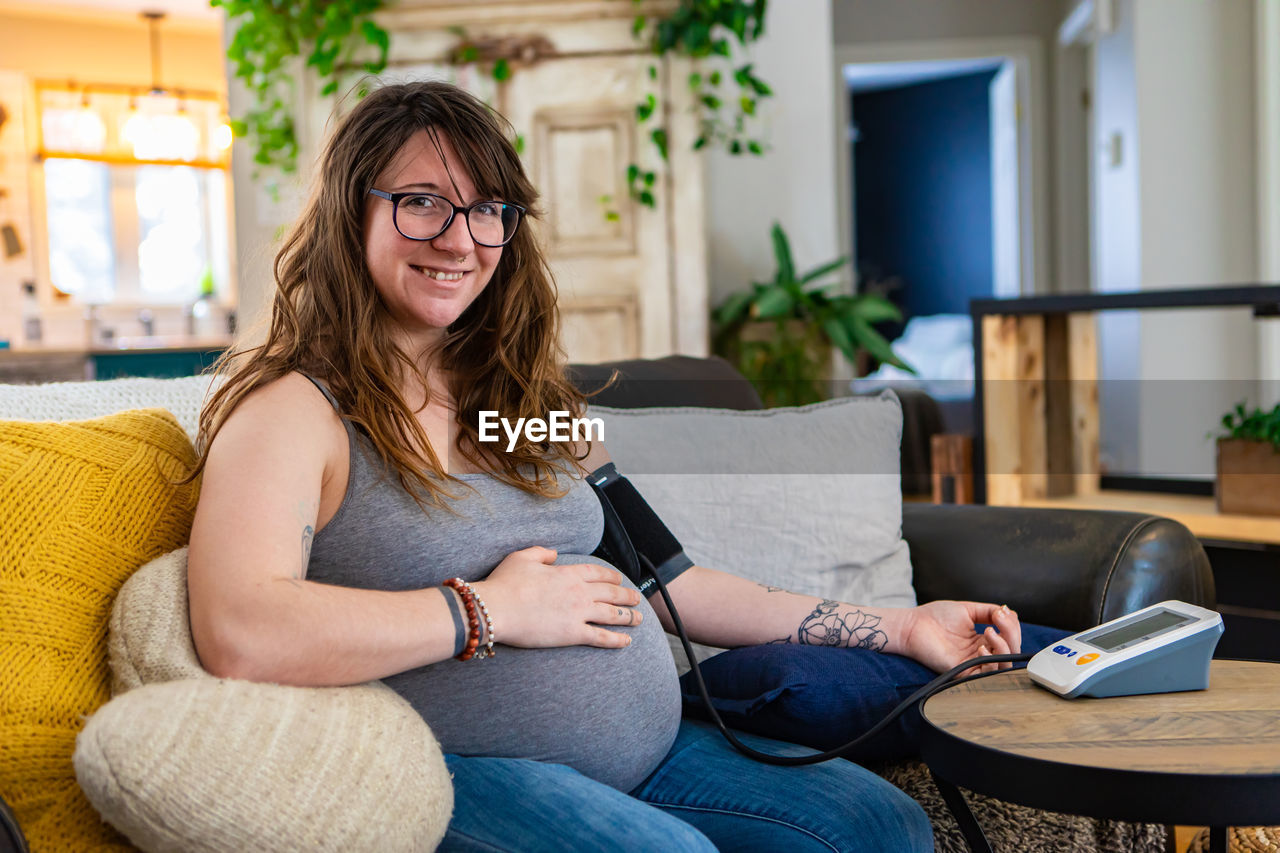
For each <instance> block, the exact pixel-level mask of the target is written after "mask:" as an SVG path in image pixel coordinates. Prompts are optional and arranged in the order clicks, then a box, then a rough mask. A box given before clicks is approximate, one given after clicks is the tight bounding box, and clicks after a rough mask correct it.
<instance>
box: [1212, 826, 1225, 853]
mask: <svg viewBox="0 0 1280 853" xmlns="http://www.w3.org/2000/svg"><path fill="white" fill-rule="evenodd" d="M1209 853H1227V828H1226V827H1225V826H1211V827H1209Z"/></svg>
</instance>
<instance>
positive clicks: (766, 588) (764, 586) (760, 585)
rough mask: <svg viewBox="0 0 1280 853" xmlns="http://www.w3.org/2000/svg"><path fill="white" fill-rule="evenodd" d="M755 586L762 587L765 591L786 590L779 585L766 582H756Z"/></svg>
mask: <svg viewBox="0 0 1280 853" xmlns="http://www.w3.org/2000/svg"><path fill="white" fill-rule="evenodd" d="M756 586H759V587H763V588H764V591H765V592H786V590H785V589H783V588H782V587H780V586H770V585H769V584H767V583H758V584H756Z"/></svg>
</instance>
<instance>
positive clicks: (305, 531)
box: [298, 524, 315, 578]
mask: <svg viewBox="0 0 1280 853" xmlns="http://www.w3.org/2000/svg"><path fill="white" fill-rule="evenodd" d="M314 538H315V528H313V527H312V526H311V525H310V524H308V525H307V526H306V527H304V528H302V569H301V570H300V571H299V572H298V577H300V578H301V577H305V576H306V574H307V566H308V565H310V564H311V540H312V539H314Z"/></svg>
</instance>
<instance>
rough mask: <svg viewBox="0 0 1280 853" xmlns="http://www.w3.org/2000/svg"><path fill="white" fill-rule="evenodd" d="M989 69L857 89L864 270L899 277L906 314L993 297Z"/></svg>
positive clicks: (964, 309) (954, 308)
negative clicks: (872, 89) (880, 88)
mask: <svg viewBox="0 0 1280 853" xmlns="http://www.w3.org/2000/svg"><path fill="white" fill-rule="evenodd" d="M995 73H996V72H995V71H982V72H979V73H976V74H966V75H964V76H963V77H953V78H949V79H946V80H939V81H935V82H930V83H920V84H917V85H914V86H906V87H903V88H899V89H887V90H884V91H880V92H868V93H866V94H859V95H854V96H853V120H854V122H855V124H856V125H857V127H858V133H859V139H858V142H856V143H854V158H853V159H854V180H855V182H856V183H855V198H856V199H857V203H856V204H857V212H856V216H857V253H858V268H859V270H860V271H861V272H862V273H863V275H864V276H865V275H877V274H878V275H889V276H899V277H900V278H901V279H902V289H901V290H898V291H895V292H893V293H892V294H891V298H892V299H893V301H894V302H896V303H898V304H899V305H900V306H902V308H903V313H904V314H905V315H906V316H907V317H908V318H910V317H913V316H919V315H923V314H938V313H942V312H951V313H968V311H969V299H970V298H971V297H983V296H987V297H989V296H991V295H992V291H993V286H994V285H993V279H992V274H993V273H992V262H991V141H990V140H991V126H990V112H991V108H990V103H989V101H988V93H987V89H988V85H989V84H990V82H991V78H992V77H994V76H995Z"/></svg>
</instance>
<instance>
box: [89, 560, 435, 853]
mask: <svg viewBox="0 0 1280 853" xmlns="http://www.w3.org/2000/svg"><path fill="white" fill-rule="evenodd" d="M107 651H108V659H109V661H110V664H111V672H112V693H113V694H114V696H115V698H113V699H112V700H111V701H110V702H108V703H107V704H106V705H104V706H102V708H101V709H99V711H98V712H97V713H96V714H95V715H94V716H93V717H92V718H91V719H90V720H89V722H88V724H87V725H86V726H85V728H84V730H83V731H82V732H81V734H80V736H79V738H78V739H77V741H76V751H75V768H76V778H77V780H78V781H79V782H80V786H81V788H83V789H84V792H85V794H86V796H88V798H89V801H90V802H91V803H93V805H94V807H95V808H96V809H97V810H98V812H99V813H100V814H102V815H103V816H104V817H105V818H106V819H107V821H108V822H110V823H111V824H112V825H113V826H115V827H116V828H117V829H119V830H120V831H121V832H123V833H125V835H127V836H128V837H129V839H130V840H131V841H132V842H133V843H134V844H136V845H138V846H139V847H140V848H142V849H143V850H147V851H159V850H175V851H177V850H182V851H196V853H201V851H239V850H257V851H274V850H279V851H294V850H379V851H382V850H388V851H401V850H403V851H411V850H412V851H416V850H432V849H434V848H435V846H436V844H438V843H439V841H440V839H441V838H443V837H444V832H445V829H446V827H447V826H448V823H449V816H450V814H451V813H452V810H453V788H452V784H451V783H450V780H449V773H448V770H447V769H446V768H445V764H444V756H443V755H442V754H441V752H440V747H439V745H438V744H437V743H436V740H435V737H434V736H433V735H432V734H431V730H430V728H429V727H428V726H427V725H426V723H424V722H423V721H422V718H421V717H420V716H419V715H418V714H417V712H416V711H414V710H413V709H412V708H411V707H410V706H409V704H408V703H407V702H405V701H404V700H403V699H401V698H400V697H399V696H398V695H397V694H396V693H395V692H394V691H392V690H391V689H390V688H388V687H386V686H385V685H383V684H381V683H380V682H373V683H371V684H366V685H360V686H357V687H336V688H302V687H285V686H281V685H276V684H254V683H250V682H247V681H231V680H221V679H216V678H214V677H213V676H211V675H209V674H208V673H207V672H205V671H204V669H203V668H201V666H200V662H199V659H198V658H197V657H196V653H195V646H194V644H193V643H192V640H191V627H190V623H189V621H188V618H187V549H186V548H182V549H179V550H177V551H173V552H171V553H169V554H166V555H164V556H162V557H159V558H157V559H155V560H152V561H151V562H150V563H148V564H146V565H145V566H143V567H142V568H141V569H139V570H138V571H137V572H135V573H134V574H133V576H132V577H130V578H129V580H128V581H127V582H126V583H125V585H124V586H123V587H122V588H121V590H120V593H119V595H118V596H117V597H116V602H115V606H114V608H113V610H112V613H111V622H110V634H109V638H108V649H107Z"/></svg>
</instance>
